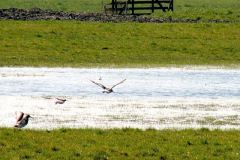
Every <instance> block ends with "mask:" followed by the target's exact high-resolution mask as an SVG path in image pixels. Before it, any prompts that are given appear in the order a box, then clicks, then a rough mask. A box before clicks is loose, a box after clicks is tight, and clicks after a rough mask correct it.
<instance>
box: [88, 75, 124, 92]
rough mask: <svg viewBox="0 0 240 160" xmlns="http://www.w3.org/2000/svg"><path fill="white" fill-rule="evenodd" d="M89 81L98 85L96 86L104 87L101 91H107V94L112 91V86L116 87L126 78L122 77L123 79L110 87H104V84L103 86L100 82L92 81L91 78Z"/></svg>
mask: <svg viewBox="0 0 240 160" xmlns="http://www.w3.org/2000/svg"><path fill="white" fill-rule="evenodd" d="M90 81H91V82H92V83H94V84H96V85H98V86H99V87H101V88H102V89H104V91H103V92H102V93H108V94H109V93H112V92H113V88H114V87H116V86H117V85H119V84H121V83H123V82H124V81H126V79H124V80H122V81H121V82H119V83H117V84H115V85H113V86H112V87H111V88H109V87H106V86H104V85H103V84H101V83H97V82H95V81H92V80H90Z"/></svg>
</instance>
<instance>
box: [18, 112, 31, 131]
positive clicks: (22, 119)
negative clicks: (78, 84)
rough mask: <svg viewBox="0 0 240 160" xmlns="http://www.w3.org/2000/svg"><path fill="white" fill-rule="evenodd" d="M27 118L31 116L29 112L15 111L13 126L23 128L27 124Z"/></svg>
mask: <svg viewBox="0 0 240 160" xmlns="http://www.w3.org/2000/svg"><path fill="white" fill-rule="evenodd" d="M29 118H32V117H31V116H30V115H29V114H25V113H23V112H19V114H17V113H16V120H17V121H16V124H15V125H14V127H16V128H23V127H25V126H26V125H27V124H28V120H29Z"/></svg>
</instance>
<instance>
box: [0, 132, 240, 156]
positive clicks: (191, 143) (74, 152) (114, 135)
mask: <svg viewBox="0 0 240 160" xmlns="http://www.w3.org/2000/svg"><path fill="white" fill-rule="evenodd" d="M239 136H240V132H239V131H236V130H230V131H220V130H213V131H209V130H208V129H200V130H181V131H177V130H162V131H157V130H152V129H149V130H146V131H142V130H138V129H110V130H100V129H58V130H51V131H35V130H18V129H7V128H1V129H0V154H1V159H3V160H4V159H6V160H7V159H61V158H65V159H79V158H81V159H161V160H166V159H176V160H182V159H218V160H224V159H238V158H239V156H240V155H239V154H240V152H239V151H240V146H239V143H240V139H239Z"/></svg>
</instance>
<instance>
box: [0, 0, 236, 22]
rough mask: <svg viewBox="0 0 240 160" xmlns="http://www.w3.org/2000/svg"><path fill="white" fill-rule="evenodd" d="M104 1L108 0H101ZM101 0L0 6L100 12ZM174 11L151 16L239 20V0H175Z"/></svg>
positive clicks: (25, 0)
mask: <svg viewBox="0 0 240 160" xmlns="http://www.w3.org/2000/svg"><path fill="white" fill-rule="evenodd" d="M103 2H104V3H108V2H110V0H103ZM102 6H103V5H102V0H91V1H89V0H61V1H59V0H0V8H10V7H17V8H33V7H39V8H44V9H53V10H63V11H74V12H102ZM174 6H175V11H174V13H171V12H169V13H163V12H162V11H158V12H156V13H155V14H154V15H153V16H157V17H159V16H160V17H168V16H171V17H173V18H194V19H195V18H200V19H202V20H203V21H204V20H210V19H224V20H229V21H236V22H240V1H239V0H201V1H199V0H176V1H175V4H174Z"/></svg>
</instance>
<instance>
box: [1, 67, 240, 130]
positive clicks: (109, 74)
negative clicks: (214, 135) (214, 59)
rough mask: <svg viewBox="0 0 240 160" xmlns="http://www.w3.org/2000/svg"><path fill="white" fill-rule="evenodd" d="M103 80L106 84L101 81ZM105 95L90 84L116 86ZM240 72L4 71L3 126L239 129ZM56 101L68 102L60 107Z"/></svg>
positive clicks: (202, 70) (208, 70)
mask: <svg viewBox="0 0 240 160" xmlns="http://www.w3.org/2000/svg"><path fill="white" fill-rule="evenodd" d="M99 77H101V78H102V80H99ZM125 78H126V79H127V80H126V81H125V82H124V83H123V84H121V85H119V86H117V87H116V88H114V89H115V90H114V91H115V93H112V94H103V93H102V89H101V88H100V87H98V86H96V85H95V84H93V83H91V82H90V81H89V80H90V79H91V80H95V81H97V82H101V83H103V84H105V85H107V86H111V85H113V84H115V83H117V82H119V81H121V80H122V79H125ZM239 79H240V70H237V69H235V70H234V69H231V70H229V69H206V68H205V69H204V68H158V69H157V68H154V69H72V68H64V69H63V68H0V88H1V90H0V100H1V102H2V103H1V104H0V110H1V113H0V116H1V117H2V118H1V119H0V125H1V126H8V127H9V126H13V125H14V123H15V119H14V114H15V112H16V111H24V112H27V113H29V114H31V115H33V117H34V118H33V119H31V120H30V122H29V125H28V126H27V127H28V128H39V129H49V128H59V127H72V128H79V127H97V128H113V127H114V128H115V127H117V128H119V127H120V128H121V127H134V128H156V129H163V128H199V127H208V128H222V129H223V128H240V127H239V124H240V117H239V115H240V100H239V97H240V85H239V84H240V81H239ZM55 97H66V98H67V99H68V101H67V102H66V103H65V104H63V105H55V104H54V98H55Z"/></svg>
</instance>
